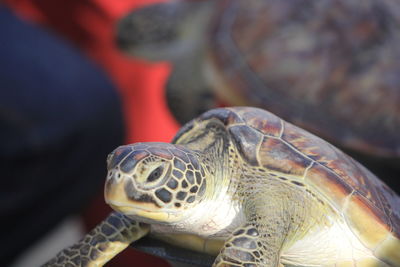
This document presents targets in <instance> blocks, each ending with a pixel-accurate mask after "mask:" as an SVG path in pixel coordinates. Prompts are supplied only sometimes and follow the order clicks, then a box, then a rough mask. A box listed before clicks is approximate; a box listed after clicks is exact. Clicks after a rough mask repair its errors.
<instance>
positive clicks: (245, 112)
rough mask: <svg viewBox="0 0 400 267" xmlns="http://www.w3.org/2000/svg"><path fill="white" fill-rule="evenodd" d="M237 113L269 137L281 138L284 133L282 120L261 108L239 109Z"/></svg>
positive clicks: (248, 123) (236, 110) (249, 124)
mask: <svg viewBox="0 0 400 267" xmlns="http://www.w3.org/2000/svg"><path fill="white" fill-rule="evenodd" d="M235 112H237V114H238V115H239V116H240V117H241V118H243V120H244V121H245V122H246V124H247V125H248V126H250V127H253V128H254V129H257V130H258V131H260V132H262V133H263V134H265V135H268V136H274V137H279V136H280V135H281V132H282V120H281V119H280V118H278V117H277V116H275V115H273V114H272V113H269V112H268V111H265V110H262V109H259V108H249V107H238V108H235Z"/></svg>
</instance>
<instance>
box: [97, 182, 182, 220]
mask: <svg viewBox="0 0 400 267" xmlns="http://www.w3.org/2000/svg"><path fill="white" fill-rule="evenodd" d="M125 187H126V182H125V179H120V181H115V180H113V179H109V180H107V182H106V186H105V188H104V199H105V201H106V203H107V204H108V205H110V206H111V208H112V209H114V210H115V211H118V212H121V213H123V214H125V215H126V216H128V217H131V218H132V219H136V220H138V221H141V222H146V223H149V222H158V223H160V222H165V223H171V222H175V221H179V219H180V216H179V213H177V212H176V211H170V210H167V209H165V208H163V207H160V206H159V205H158V204H157V203H156V202H154V200H152V199H151V197H146V196H147V195H141V196H139V197H138V200H134V199H131V198H129V197H128V195H127V194H126V189H125Z"/></svg>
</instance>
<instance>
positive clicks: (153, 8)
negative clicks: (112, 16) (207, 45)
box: [116, 0, 212, 61]
mask: <svg viewBox="0 0 400 267" xmlns="http://www.w3.org/2000/svg"><path fill="white" fill-rule="evenodd" d="M208 2H210V1H204V0H203V1H173V2H166V3H157V4H152V5H149V6H145V7H143V8H139V9H135V10H134V11H132V12H131V13H129V14H127V15H126V16H125V17H123V18H122V19H121V20H120V21H119V23H118V24H117V30H116V31H117V32H116V39H117V45H118V47H119V48H120V50H122V51H123V52H125V53H127V54H130V55H132V56H138V57H141V58H144V59H148V60H154V61H159V60H173V59H175V58H177V57H179V56H180V55H183V54H186V53H188V52H189V51H190V50H192V49H195V48H196V47H197V46H198V45H199V43H200V42H201V41H200V40H203V39H205V38H204V36H202V32H201V31H202V30H203V28H204V26H203V25H204V24H207V23H204V20H205V19H206V18H207V17H209V16H207V14H209V13H211V12H210V10H209V8H208V7H207V6H209V5H210V4H209V3H208ZM211 2H212V1H211Z"/></svg>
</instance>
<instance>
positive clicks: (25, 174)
mask: <svg viewBox="0 0 400 267" xmlns="http://www.w3.org/2000/svg"><path fill="white" fill-rule="evenodd" d="M0 36H1V37H0V165H1V166H0V168H1V175H0V217H1V218H2V219H1V220H2V227H1V228H0V236H1V241H2V242H0V251H1V252H2V253H0V255H1V257H0V265H1V266H6V265H8V264H10V263H11V262H12V261H14V260H15V259H16V258H17V257H18V256H19V255H20V254H21V253H22V252H23V251H24V250H26V249H27V248H29V247H30V246H31V245H32V244H34V243H35V242H36V241H37V240H39V239H40V238H41V237H43V236H44V235H45V234H46V233H47V232H49V231H50V230H51V229H52V228H54V227H55V226H56V225H57V224H59V223H60V222H62V221H63V220H64V219H66V217H68V216H69V215H71V214H74V213H77V212H80V211H81V210H82V208H83V207H84V205H85V203H86V201H87V200H88V199H89V198H90V197H92V196H93V194H94V193H95V192H97V191H98V190H99V189H100V188H101V186H102V184H103V182H104V177H105V175H106V170H105V166H106V165H105V160H106V156H107V154H108V153H109V152H111V151H112V150H113V149H114V148H115V147H117V146H118V145H120V144H121V143H122V142H123V132H124V131H123V119H122V114H121V105H120V99H119V96H118V95H117V93H116V90H115V88H114V86H113V85H112V83H111V82H110V81H109V79H108V78H107V77H106V75H105V73H104V72H103V71H102V70H101V69H100V68H99V67H98V66H96V65H95V64H93V63H92V62H91V61H90V60H88V59H87V58H86V57H85V56H84V55H83V54H82V53H81V52H80V51H79V50H77V49H75V48H74V47H73V46H71V45H69V44H68V43H66V42H65V41H64V40H62V39H60V38H57V37H56V36H55V35H53V34H51V33H49V32H48V31H46V30H43V29H42V28H41V27H39V26H36V25H33V24H30V23H27V22H24V21H22V20H21V19H19V18H18V17H17V16H16V15H15V14H14V13H13V12H11V11H10V10H9V9H8V8H6V7H3V6H1V5H0Z"/></svg>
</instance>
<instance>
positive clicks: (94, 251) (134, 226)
mask: <svg viewBox="0 0 400 267" xmlns="http://www.w3.org/2000/svg"><path fill="white" fill-rule="evenodd" d="M149 229H150V228H149V226H148V225H146V224H142V223H139V222H136V221H133V220H131V219H129V218H128V217H126V216H124V215H122V214H120V213H117V212H112V213H111V214H110V215H109V216H108V217H107V218H106V219H105V220H104V221H103V222H101V223H100V224H99V225H98V226H96V228H94V229H93V230H92V231H91V232H90V233H88V234H87V235H86V236H85V237H84V238H83V239H82V240H81V241H79V242H78V243H76V244H74V245H72V246H71V247H68V248H66V249H64V250H62V251H61V252H59V253H58V254H57V256H55V257H54V258H53V259H51V260H50V261H49V262H47V263H45V264H44V265H43V267H50V266H52V267H57V266H60V267H61V266H68V267H75V266H76V267H77V266H82V267H84V266H87V267H89V266H91V267H94V266H96V267H97V266H103V265H104V264H105V263H107V262H108V261H109V260H111V259H112V258H113V257H114V256H115V255H117V254H118V253H119V252H121V251H122V250H124V249H125V248H126V247H127V246H128V245H129V244H130V243H132V242H134V241H136V240H138V239H140V238H142V237H143V236H144V235H146V234H147V233H148V232H149Z"/></svg>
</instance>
